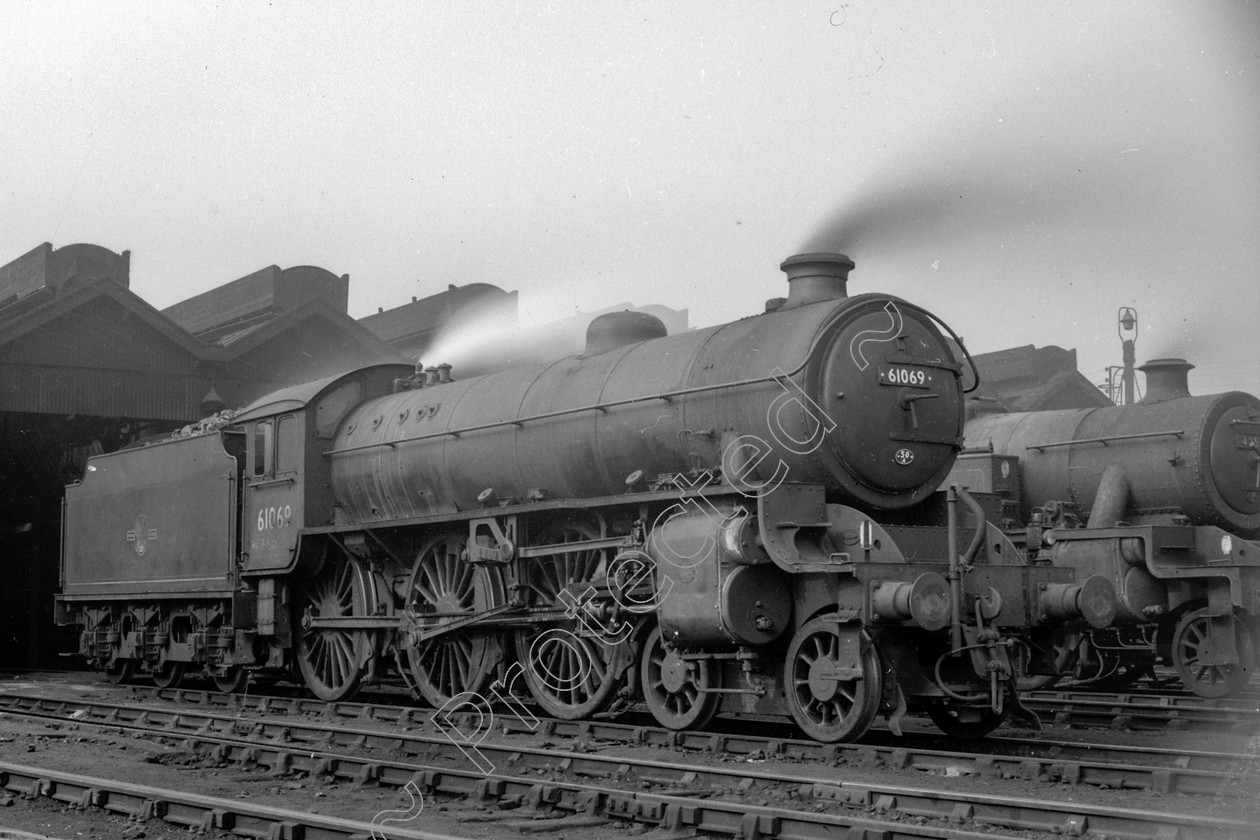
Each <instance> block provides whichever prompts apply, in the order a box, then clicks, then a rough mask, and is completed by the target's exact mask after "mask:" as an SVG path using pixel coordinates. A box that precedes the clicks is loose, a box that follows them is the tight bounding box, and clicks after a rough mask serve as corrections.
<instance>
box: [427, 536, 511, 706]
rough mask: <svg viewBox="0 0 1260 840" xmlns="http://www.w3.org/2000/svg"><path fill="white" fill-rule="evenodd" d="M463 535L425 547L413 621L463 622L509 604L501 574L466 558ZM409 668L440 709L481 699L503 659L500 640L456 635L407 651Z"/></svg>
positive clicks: (477, 633) (476, 633)
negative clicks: (469, 695)
mask: <svg viewBox="0 0 1260 840" xmlns="http://www.w3.org/2000/svg"><path fill="white" fill-rule="evenodd" d="M465 544H466V540H465V539H464V538H463V536H461V535H450V536H445V537H439V538H438V539H436V540H434V541H433V542H431V543H429V544H428V545H427V546H425V547H424V548H423V549H422V550H421V551H420V554H419V556H418V557H416V562H415V564H414V565H413V566H412V569H411V580H410V582H409V583H408V585H407V592H408V595H407V615H408V618H410V619H411V620H414V621H420V622H425V621H428V622H434V623H438V624H440V623H441V622H444V621H451V620H457V619H459V618H462V617H465V616H471V615H475V614H477V613H481V612H485V611H486V610H488V609H491V608H492V607H496V606H498V605H499V604H501V603H503V592H502V588H503V587H502V581H501V578H500V575H499V571H498V570H497V569H487V568H485V567H484V566H474V565H472V564H471V563H469V562H468V561H467V559H465V558H464V556H463V554H464V547H465ZM405 655H406V667H407V670H408V672H409V673H410V674H411V677H412V679H413V680H414V681H415V685H416V689H417V690H418V691H419V692H420V694H421V695H423V696H424V699H426V700H428V701H429V702H430V703H432V704H433V705H434V706H437V707H441V706H442V705H443V704H445V703H446V702H447V701H448V700H450V699H451V698H452V697H455V696H456V695H459V694H462V693H464V692H468V691H471V692H475V693H478V694H480V693H481V691H482V690H483V689H484V688H485V687H486V683H488V682H489V680H490V677H491V675H492V672H493V670H494V667H495V665H497V664H498V662H499V660H500V659H501V658H502V656H503V648H502V643H501V641H500V640H499V637H498V636H497V635H496V634H494V633H490V632H487V631H486V630H484V629H480V628H477V627H470V628H467V629H464V630H453V631H451V632H448V633H445V634H443V635H441V636H436V637H434V638H432V639H429V640H428V641H426V642H423V643H421V644H418V645H416V644H408V645H406V646H405Z"/></svg>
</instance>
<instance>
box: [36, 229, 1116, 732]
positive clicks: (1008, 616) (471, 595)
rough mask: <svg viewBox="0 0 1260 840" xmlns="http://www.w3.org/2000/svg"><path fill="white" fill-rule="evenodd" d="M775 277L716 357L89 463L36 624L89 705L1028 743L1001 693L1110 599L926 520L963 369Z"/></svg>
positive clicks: (366, 398) (615, 345)
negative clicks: (745, 717)
mask: <svg viewBox="0 0 1260 840" xmlns="http://www.w3.org/2000/svg"><path fill="white" fill-rule="evenodd" d="M781 268H782V270H784V271H785V272H786V273H787V275H788V280H789V293H788V296H787V298H786V299H775V300H772V301H770V302H769V303H768V304H767V311H766V312H764V313H763V314H760V315H756V316H753V317H749V318H745V319H742V320H739V321H735V322H733V323H729V324H725V325H721V326H717V327H712V328H708V329H701V330H695V331H691V332H687V333H683V334H678V335H672V336H666V335H665V334H664V328H663V326H662V325H661V324H660V322H659V321H657V320H656V319H654V318H652V317H651V316H644V315H641V314H637V313H615V314H613V315H609V316H602V317H601V318H600V319H597V320H596V321H595V322H594V323H593V324H592V325H591V329H590V330H589V331H588V340H587V347H586V350H585V352H584V353H583V354H581V355H579V356H575V357H570V358H565V359H561V360H560V361H557V362H555V363H553V364H550V365H545V366H539V367H532V368H523V369H517V370H511V371H505V372H502V373H495V374H490V375H487V376H482V377H477V378H472V379H467V380H460V381H456V380H452V379H451V377H450V375H449V374H450V371H449V368H445V367H444V366H443V367H438V368H429V369H427V370H424V371H422V370H420V366H419V365H417V369H416V370H415V372H414V373H413V371H412V370H411V369H410V368H407V367H405V366H398V365H380V366H374V367H367V368H363V369H360V370H355V371H351V372H349V373H346V374H343V375H340V376H335V377H331V378H328V379H324V380H320V381H318V382H312V383H308V384H305V385H300V386H296V387H292V388H287V389H284V390H282V391H279V392H277V393H275V394H272V395H271V396H269V397H267V398H264V399H262V400H259V401H257V402H255V403H254V404H253V405H251V406H249V407H247V408H246V409H244V410H243V411H242V412H240V413H239V414H237V415H236V416H235V417H234V418H232V420H231V422H230V423H229V424H228V425H226V426H225V427H223V428H222V429H218V430H215V431H214V432H212V433H210V434H206V435H202V436H195V437H189V438H184V439H177V440H170V441H167V442H163V443H158V444H154V445H151V446H148V447H141V448H136V449H130V450H125V451H121V452H117V453H113V454H109V455H103V456H99V457H97V458H94V459H92V461H91V466H90V468H89V472H88V474H87V475H86V477H85V479H84V480H83V481H82V482H80V483H78V484H76V485H72V486H71V487H69V488H67V492H66V509H65V517H64V519H65V525H64V531H65V540H64V545H65V547H64V556H63V580H64V585H63V592H62V594H61V595H60V596H59V597H58V607H59V620H60V621H62V622H63V623H78V624H81V625H83V627H84V630H83V633H82V637H81V650H82V653H83V654H84V655H85V656H86V657H87V658H88V659H89V661H91V662H93V663H95V664H96V665H97V666H99V667H102V668H104V669H107V670H108V672H109V673H110V674H111V676H113V677H114V678H116V679H119V680H123V679H128V678H130V677H131V676H132V675H133V674H134V673H136V671H137V669H140V670H143V671H145V672H148V673H152V675H153V676H154V678H155V679H156V680H157V681H158V683H159V684H163V685H171V684H173V683H174V682H176V681H178V680H179V679H180V678H181V677H182V676H183V675H184V673H185V672H186V671H188V670H189V669H192V670H194V671H197V672H202V673H206V674H209V675H210V676H212V677H214V678H215V679H216V681H217V682H218V683H219V684H220V686H221V687H222V688H224V689H225V690H234V689H239V688H240V687H241V686H242V685H243V681H244V680H245V679H246V678H247V676H248V675H249V674H251V673H254V674H257V675H260V676H263V677H266V676H268V675H277V674H282V673H284V672H285V669H288V668H291V667H293V666H296V669H297V671H298V672H300V674H301V677H302V679H303V680H304V682H305V683H306V685H307V686H308V687H309V688H310V690H311V691H312V692H313V693H314V694H316V695H317V696H319V697H321V698H323V699H326V700H338V699H344V698H346V697H349V696H351V695H352V694H353V693H354V692H355V691H356V690H357V689H358V687H359V686H360V685H361V684H362V683H363V682H365V681H371V680H374V679H376V678H377V677H379V676H380V675H381V674H382V673H383V672H384V671H385V669H386V668H388V667H390V665H391V664H392V665H393V666H394V667H396V668H397V670H398V673H399V674H401V676H402V677H403V678H404V679H405V680H406V681H407V683H408V684H409V685H410V686H411V687H412V689H413V690H414V691H415V692H416V693H418V694H419V695H421V696H423V697H424V698H425V699H427V700H428V701H429V702H431V703H433V704H435V705H439V706H448V705H449V704H453V703H461V702H466V700H467V698H470V697H480V696H482V695H483V694H486V693H493V694H494V695H495V696H498V697H500V698H501V699H509V700H511V699H512V697H511V695H513V694H514V693H515V694H520V693H525V694H527V695H528V696H529V698H530V699H531V700H532V701H533V702H534V703H535V704H536V705H537V707H539V708H541V709H542V710H544V711H545V712H546V713H548V714H551V715H554V716H557V717H561V718H569V719H573V718H580V717H585V716H589V715H594V714H599V713H610V712H614V711H616V710H618V709H620V708H624V707H625V706H626V705H628V704H630V703H632V702H636V701H638V700H640V699H641V700H642V701H643V702H644V703H645V704H646V706H647V708H648V709H650V710H651V712H652V714H653V715H654V716H655V717H656V718H657V719H658V720H659V721H661V722H662V723H663V724H665V725H667V726H671V727H674V728H678V729H683V728H699V727H702V726H703V725H704V724H705V723H706V722H707V721H708V720H709V719H710V718H711V717H712V716H713V715H714V714H715V713H716V712H717V711H718V710H719V709H724V710H726V711H728V712H734V713H770V714H780V715H784V714H787V715H790V716H791V717H792V718H793V719H794V720H795V721H796V722H797V724H799V726H800V727H801V728H802V729H803V730H804V731H805V732H806V733H807V734H808V735H810V736H811V737H814V738H817V739H820V740H827V741H835V740H852V739H856V738H858V737H860V736H861V735H862V734H863V733H864V732H865V731H866V730H867V728H868V727H869V726H870V725H871V723H872V722H873V720H874V719H875V717H876V716H877V715H878V714H880V713H883V714H884V715H885V716H887V717H889V718H890V720H891V721H892V725H893V727H894V729H895V728H896V721H897V720H898V719H899V718H900V716H901V715H902V714H904V713H906V712H907V711H916V712H918V711H922V712H927V713H928V714H929V715H930V716H931V717H932V719H933V720H934V721H936V723H937V724H938V725H939V726H940V727H941V728H942V729H944V730H946V731H947V732H951V733H954V734H957V735H960V736H974V735H979V734H983V733H984V732H987V731H989V730H991V729H992V728H993V727H995V726H997V725H998V724H1000V723H1001V722H1002V720H1004V719H1005V718H1006V716H1007V715H1009V714H1011V713H1015V714H1024V715H1025V716H1026V717H1029V718H1030V719H1031V716H1029V715H1027V713H1026V712H1024V711H1023V709H1022V707H1020V706H1019V701H1018V696H1017V694H1016V692H1015V690H1014V686H1015V685H1016V680H1017V679H1019V678H1022V677H1026V676H1027V675H1029V674H1033V673H1052V672H1053V671H1052V669H1053V667H1054V663H1053V656H1052V653H1053V647H1052V638H1051V637H1052V634H1053V632H1054V630H1055V629H1056V628H1057V627H1059V626H1060V625H1062V624H1063V623H1064V622H1067V621H1077V622H1085V623H1086V624H1088V625H1089V626H1095V627H1104V626H1106V625H1107V624H1108V623H1109V622H1110V621H1111V618H1112V617H1113V615H1114V612H1115V608H1116V604H1115V593H1114V591H1113V588H1112V586H1111V584H1110V583H1109V582H1108V581H1107V579H1106V578H1105V577H1103V576H1101V575H1096V576H1085V577H1082V576H1080V575H1078V573H1077V572H1076V571H1074V570H1073V569H1071V568H1066V567H1062V566H1053V565H1050V564H1042V565H1035V564H1031V563H1029V562H1028V561H1027V558H1026V556H1025V554H1024V553H1023V552H1022V551H1020V550H1019V549H1018V548H1017V547H1016V545H1015V544H1014V543H1013V542H1012V541H1011V540H1010V539H1009V538H1008V537H1006V536H1005V535H1003V534H1002V533H1001V531H1000V530H999V529H998V528H997V527H995V526H994V525H993V524H991V523H990V522H989V521H988V517H989V515H990V514H991V513H992V510H986V508H985V507H984V506H983V505H982V504H981V502H980V501H979V500H977V499H976V498H975V497H973V496H972V495H970V494H969V493H967V492H966V491H965V490H964V489H961V488H953V487H951V488H950V489H949V490H948V492H945V493H942V492H936V491H937V489H938V487H939V486H940V484H941V482H942V480H943V479H944V478H945V476H946V475H947V474H948V473H949V471H950V468H951V466H952V465H953V463H954V461H955V458H956V456H957V453H958V451H959V449H960V447H961V442H962V431H963V389H962V384H961V382H962V373H963V369H962V366H961V364H960V363H959V362H958V361H957V360H956V359H955V356H954V353H953V352H952V351H951V349H950V346H949V344H948V342H947V340H946V338H945V336H944V334H943V333H942V330H941V327H940V326H938V324H939V322H938V321H937V320H936V319H935V318H934V317H933V316H932V315H930V314H929V313H927V312H925V311H924V310H922V309H920V308H919V307H917V306H914V305H913V304H910V303H908V302H906V301H903V300H900V299H898V298H894V297H889V296H887V295H879V294H865V295H859V296H855V297H848V296H847V292H846V283H847V278H848V272H849V270H850V269H852V268H853V263H852V262H851V261H850V260H849V259H848V258H847V257H844V256H842V255H838V254H805V255H798V256H795V257H791V258H789V259H788V260H786V261H785V262H784V263H783V265H782V266H781ZM945 329H946V330H947V329H948V328H945ZM990 507H992V506H990ZM1032 720H1033V722H1035V719H1032Z"/></svg>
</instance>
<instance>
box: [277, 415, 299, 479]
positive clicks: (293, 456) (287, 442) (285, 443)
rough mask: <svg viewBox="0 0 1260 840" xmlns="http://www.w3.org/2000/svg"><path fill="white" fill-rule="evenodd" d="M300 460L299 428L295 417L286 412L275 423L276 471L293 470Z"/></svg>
mask: <svg viewBox="0 0 1260 840" xmlns="http://www.w3.org/2000/svg"><path fill="white" fill-rule="evenodd" d="M301 460H302V436H301V428H300V426H299V424H298V419H297V417H295V416H294V415H292V414H286V415H285V416H284V417H281V418H280V420H279V421H277V424H276V472H277V473H284V472H294V471H296V470H297V468H298V466H299V465H300V463H301Z"/></svg>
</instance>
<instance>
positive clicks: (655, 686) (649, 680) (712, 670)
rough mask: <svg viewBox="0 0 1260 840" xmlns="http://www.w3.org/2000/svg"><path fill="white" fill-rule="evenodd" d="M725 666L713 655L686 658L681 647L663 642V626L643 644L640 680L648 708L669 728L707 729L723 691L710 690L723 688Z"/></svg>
mask: <svg viewBox="0 0 1260 840" xmlns="http://www.w3.org/2000/svg"><path fill="white" fill-rule="evenodd" d="M720 675H721V670H720V668H719V666H718V663H716V662H714V661H712V660H709V659H683V658H682V656H681V655H680V654H679V653H678V651H676V650H674V649H673V648H667V647H665V645H664V644H662V643H661V630H660V628H659V627H657V628H655V629H653V630H652V633H651V635H649V636H648V639H647V644H646V645H644V647H643V659H642V660H641V661H640V663H639V681H640V685H641V687H642V689H643V700H644V702H646V703H647V707H648V711H650V712H651V713H652V717H654V718H656V720H657V722H658V723H660V724H661V726H664V727H667V728H669V729H703V728H704V727H705V726H706V725H708V723H709V721H711V720H713V716H714V715H715V714H717V710H718V706H719V705H720V704H721V700H722V695H721V694H715V693H706V691H705V689H713V688H720V687H721V685H720V683H721V676H720Z"/></svg>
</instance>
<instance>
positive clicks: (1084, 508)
mask: <svg viewBox="0 0 1260 840" xmlns="http://www.w3.org/2000/svg"><path fill="white" fill-rule="evenodd" d="M1192 367H1193V365H1190V364H1188V363H1187V362H1185V361H1184V360H1182V359H1156V360H1152V361H1151V362H1148V363H1147V364H1146V365H1143V366H1142V367H1141V368H1140V370H1142V371H1144V372H1145V373H1146V376H1147V393H1146V396H1145V398H1143V400H1142V401H1141V402H1139V403H1136V404H1132V405H1123V406H1114V407H1106V408H1099V409H1089V410H1062V411H1043V412H1024V413H1018V414H983V415H980V416H977V417H974V418H972V419H971V420H969V421H968V422H967V426H966V439H967V444H968V447H969V450H968V451H967V452H965V453H964V454H963V455H962V456H961V457H960V458H959V459H958V462H957V464H956V466H955V468H954V473H953V479H954V480H957V481H963V482H966V483H968V484H970V485H971V486H972V487H976V488H984V489H992V490H995V491H998V492H1000V493H1001V494H1002V496H1003V497H1004V498H1005V500H1006V503H1007V506H1008V514H1009V517H1010V519H1012V520H1014V524H1016V525H1017V526H1018V527H1019V530H1018V531H1015V532H1014V533H1015V537H1016V541H1017V542H1019V543H1021V545H1022V546H1023V547H1024V548H1025V550H1026V551H1027V552H1028V554H1029V555H1030V557H1032V558H1034V559H1039V560H1040V561H1043V562H1050V563H1053V564H1054V565H1056V566H1064V567H1071V568H1074V569H1077V570H1078V572H1079V573H1082V574H1086V575H1090V574H1098V575H1103V576H1105V577H1107V578H1108V580H1110V582H1111V583H1112V585H1113V586H1114V588H1115V591H1116V593H1117V595H1118V604H1117V620H1116V622H1115V623H1114V624H1113V626H1111V627H1109V628H1106V629H1092V630H1086V631H1085V632H1074V633H1069V634H1066V635H1065V636H1064V638H1063V640H1062V641H1061V645H1060V647H1061V651H1060V656H1061V658H1062V659H1063V660H1064V661H1063V664H1064V665H1067V664H1069V663H1070V664H1071V665H1072V670H1073V672H1074V675H1075V676H1076V677H1077V678H1078V679H1080V680H1082V681H1085V682H1093V683H1098V684H1101V685H1104V686H1106V687H1115V688H1119V687H1124V686H1126V685H1128V684H1129V683H1131V682H1133V681H1135V680H1136V679H1138V678H1139V677H1141V676H1142V675H1143V673H1145V672H1149V670H1150V667H1151V665H1153V664H1154V663H1155V662H1156V661H1157V660H1163V661H1165V662H1168V663H1170V664H1171V665H1172V666H1173V667H1174V668H1175V670H1176V671H1177V673H1178V676H1179V677H1180V679H1181V681H1182V682H1183V683H1184V684H1185V685H1186V687H1187V688H1189V689H1190V690H1191V691H1193V692H1194V693H1196V694H1199V695H1201V696H1203V697H1224V696H1226V695H1229V694H1233V693H1235V692H1237V691H1238V690H1239V689H1241V688H1242V687H1243V686H1244V685H1245V684H1246V683H1247V681H1248V679H1249V678H1250V676H1251V673H1252V671H1253V670H1254V668H1255V661H1256V634H1257V631H1258V630H1260V625H1258V624H1257V617H1260V542H1257V539H1258V538H1260V400H1257V399H1256V397H1254V396H1252V395H1250V394H1245V393H1240V392H1230V393H1224V394H1213V395H1208V396H1198V397H1195V396H1191V395H1190V391H1189V388H1188V387H1187V373H1188V372H1189V370H1190V369H1191V368H1192Z"/></svg>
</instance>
